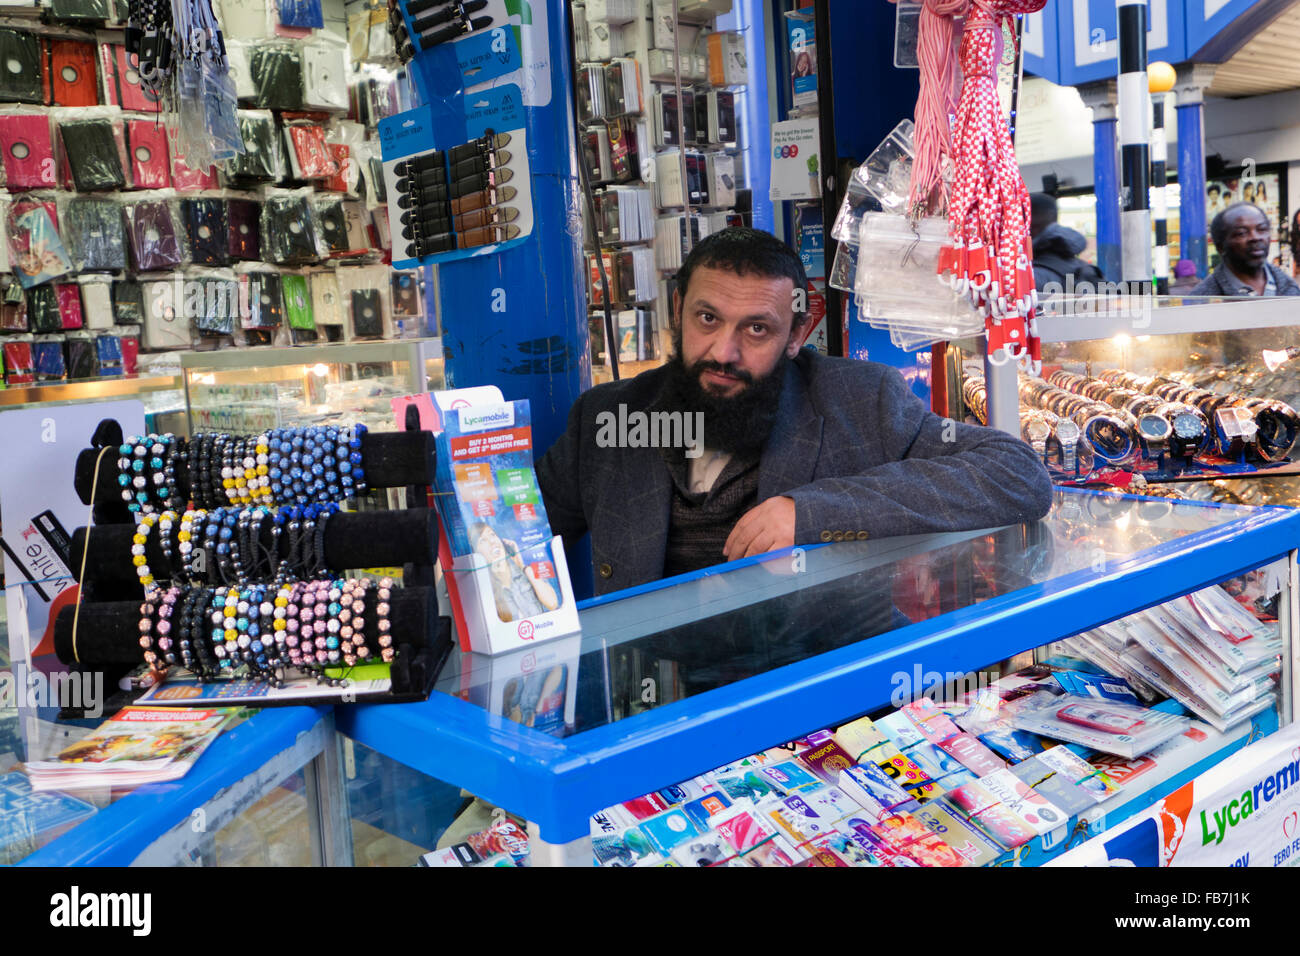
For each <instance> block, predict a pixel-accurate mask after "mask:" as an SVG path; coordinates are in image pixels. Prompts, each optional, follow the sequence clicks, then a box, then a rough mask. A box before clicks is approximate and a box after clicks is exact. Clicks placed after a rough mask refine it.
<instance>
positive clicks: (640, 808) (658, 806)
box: [619, 793, 669, 821]
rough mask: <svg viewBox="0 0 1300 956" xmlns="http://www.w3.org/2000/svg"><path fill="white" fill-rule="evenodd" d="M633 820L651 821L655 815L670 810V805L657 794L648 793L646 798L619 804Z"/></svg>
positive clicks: (642, 797)
mask: <svg viewBox="0 0 1300 956" xmlns="http://www.w3.org/2000/svg"><path fill="white" fill-rule="evenodd" d="M619 806H620V807H622V808H623V809H624V810H625V811H626V812H627V813H628V814H629V815H631V817H632V819H633V820H638V821H639V820H649V819H650V818H651V817H653V816H654V815H655V814H658V813H663V812H664V811H665V810H667V809H668V807H669V803H668V801H667V800H665V799H664V798H663V797H661V796H659V794H657V793H647V794H646V795H645V796H641V797H637V798H635V799H633V800H628V801H626V802H624V803H621V804H619Z"/></svg>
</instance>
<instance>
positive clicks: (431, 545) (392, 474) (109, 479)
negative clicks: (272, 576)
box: [55, 415, 453, 706]
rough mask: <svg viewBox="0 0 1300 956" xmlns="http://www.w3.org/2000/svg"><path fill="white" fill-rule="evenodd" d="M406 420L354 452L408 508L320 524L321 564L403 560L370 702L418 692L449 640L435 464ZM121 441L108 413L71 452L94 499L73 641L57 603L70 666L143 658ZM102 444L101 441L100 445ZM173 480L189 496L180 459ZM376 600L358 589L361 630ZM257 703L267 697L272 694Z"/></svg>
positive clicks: (76, 561) (438, 666)
mask: <svg viewBox="0 0 1300 956" xmlns="http://www.w3.org/2000/svg"><path fill="white" fill-rule="evenodd" d="M406 428H407V430H406V431H402V432H367V433H366V435H365V436H364V437H363V439H362V445H361V455H362V467H363V468H364V469H365V472H366V482H367V484H368V485H369V486H370V487H371V488H398V487H405V488H406V490H407V498H408V502H409V503H410V505H411V507H410V508H408V509H407V510H405V511H368V512H362V513H353V512H342V513H339V514H336V515H334V516H333V517H331V518H330V519H329V521H328V522H327V523H326V526H325V534H324V548H325V563H326V566H327V567H329V568H332V569H335V570H340V571H341V570H344V569H347V568H367V567H395V566H398V565H400V566H402V567H403V580H404V583H405V585H406V586H405V587H403V588H397V589H394V591H393V596H392V599H391V600H390V602H389V604H390V607H391V610H390V613H389V623H390V625H391V630H390V633H391V634H392V636H393V646H394V647H395V648H396V649H397V651H398V653H397V657H396V660H394V661H393V665H392V668H391V676H392V687H391V690H390V691H389V692H388V693H386V694H383V695H379V696H369V697H366V698H364V700H365V701H366V702H371V703H374V702H393V703H396V702H401V701H410V700H423V699H424V698H425V697H427V696H428V695H429V692H430V691H431V690H432V687H433V684H434V681H435V680H436V679H437V676H438V673H439V671H441V670H442V667H443V665H444V664H445V663H446V660H447V657H448V656H449V655H450V653H451V651H452V648H453V641H452V638H451V619H450V618H448V617H441V616H440V615H439V613H438V611H439V608H438V597H437V592H436V591H435V590H434V588H433V587H432V584H433V580H434V575H433V565H434V563H435V562H436V560H437V553H438V524H437V517H436V513H435V512H434V511H433V510H432V509H429V508H428V507H427V506H426V505H427V498H428V485H429V481H430V476H431V475H432V474H433V467H434V456H435V451H434V442H433V436H432V435H431V434H430V433H429V432H425V431H421V430H419V423H418V417H417V418H412V416H409V415H408V416H407V421H406ZM122 441H123V434H122V428H121V426H120V425H119V424H118V423H117V422H116V421H114V420H113V419H105V420H104V421H102V422H100V424H99V427H98V428H96V430H95V435H94V437H93V438H92V446H93V447H91V448H87V449H85V450H84V451H82V452H81V454H80V455H78V457H77V466H76V475H75V486H76V489H77V494H78V496H79V497H80V498H81V500H82V502H83V503H84V504H87V505H93V515H94V520H95V524H94V526H93V527H91V528H89V529H87V528H78V529H77V530H76V531H74V532H73V535H72V539H73V545H72V548H73V553H72V561H73V569H74V570H76V571H78V572H80V569H81V568H82V567H84V568H85V575H84V580H83V581H82V582H81V611H80V616H79V618H78V620H77V627H76V639H75V645H74V638H73V619H74V613H75V611H76V609H75V608H73V607H66V608H64V609H63V610H62V611H60V613H59V616H58V619H57V621H56V623H55V652H56V653H57V655H58V657H59V659H60V660H61V661H63V662H64V663H65V664H68V665H70V666H78V667H86V666H89V665H93V666H99V667H103V668H105V669H109V668H114V669H116V670H119V671H121V672H123V673H124V672H125V671H126V670H127V669H129V668H131V667H133V666H135V665H138V664H139V663H141V662H142V658H141V650H140V644H139V638H140V630H139V622H140V603H141V592H140V581H139V578H138V577H137V575H136V570H135V566H134V565H133V564H132V563H131V560H130V558H131V543H132V541H131V539H132V537H133V535H134V534H135V517H134V515H133V514H132V513H131V512H130V511H129V510H128V509H127V507H126V502H125V501H123V500H122V497H121V488H120V487H119V485H118V482H117V459H118V457H119V455H118V453H117V446H118V445H120V444H122ZM105 448H107V449H108V450H107V451H102V450H103V449H105ZM101 452H102V453H101ZM96 461H98V463H99V464H98V468H96ZM96 472H98V479H96ZM176 479H177V487H178V491H179V493H180V495H181V497H184V498H187V499H188V497H189V490H190V485H189V475H188V474H187V473H186V470H185V469H184V468H183V467H180V468H178V469H177V475H176ZM92 488H93V489H94V501H93V502H92V500H91V492H92ZM176 530H177V529H173V534H174V533H175V532H176ZM271 541H272V539H271V535H270V527H269V524H268V525H267V526H266V527H264V528H263V529H262V537H261V545H262V547H263V548H267V549H269V547H270V544H271ZM145 547H146V550H145V557H146V560H147V562H148V564H149V567H150V568H152V569H154V572H155V575H156V576H157V577H158V578H159V579H160V580H167V579H168V578H169V577H170V576H171V575H172V574H173V573H174V571H175V570H176V569H173V568H172V567H171V566H170V564H169V562H168V560H167V558H166V557H165V555H164V552H163V548H162V543H161V542H160V541H159V540H158V535H157V534H154V535H150V536H149V539H148V541H147V543H146V546H145ZM268 553H269V552H268ZM83 559H84V563H83ZM216 583H217V582H215V581H213V582H211V583H210V586H215V585H216ZM376 602H377V597H376V596H375V595H374V593H373V592H372V593H371V595H370V596H368V597H367V603H368V605H370V607H368V609H367V633H370V634H375V633H377V628H376V627H375V620H374V611H373V605H374V604H375V603H376ZM339 702H340V699H339V697H338V696H337V695H333V694H322V696H321V697H319V698H306V699H304V698H296V699H294V700H291V701H285V703H286V704H294V705H300V704H310V703H321V704H337V703H339ZM266 703H267V705H268V706H273V705H274V704H275V703H276V702H275V701H273V700H267V701H266Z"/></svg>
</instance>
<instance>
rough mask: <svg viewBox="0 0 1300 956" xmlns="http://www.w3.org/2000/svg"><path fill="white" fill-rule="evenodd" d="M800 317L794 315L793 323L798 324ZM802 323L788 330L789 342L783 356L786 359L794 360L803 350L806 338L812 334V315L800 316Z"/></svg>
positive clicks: (806, 313)
mask: <svg viewBox="0 0 1300 956" xmlns="http://www.w3.org/2000/svg"><path fill="white" fill-rule="evenodd" d="M800 318H801V317H800V316H799V315H795V316H794V319H793V321H795V322H798V321H799V319H800ZM802 319H803V321H802V322H801V323H800V324H799V325H797V326H795V327H794V328H792V329H791V330H790V341H789V342H788V343H787V344H786V347H785V354H786V357H787V358H794V357H795V356H796V355H798V354H799V350H800V349H801V348H803V345H804V343H805V342H807V341H808V336H809V335H811V334H812V330H813V320H812V313H810V312H805V313H804V314H803V316H802Z"/></svg>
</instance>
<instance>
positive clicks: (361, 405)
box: [181, 338, 444, 434]
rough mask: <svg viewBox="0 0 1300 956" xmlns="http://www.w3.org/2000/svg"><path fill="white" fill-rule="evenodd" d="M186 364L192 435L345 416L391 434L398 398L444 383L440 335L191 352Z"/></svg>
mask: <svg viewBox="0 0 1300 956" xmlns="http://www.w3.org/2000/svg"><path fill="white" fill-rule="evenodd" d="M181 367H182V370H183V376H184V384H185V401H186V407H187V409H188V413H189V429H190V431H191V432H200V431H225V432H234V433H240V434H254V433H257V432H261V431H264V430H266V429H269V428H279V427H286V426H296V425H323V424H328V423H331V422H342V421H346V422H348V423H349V424H352V423H360V424H363V425H366V426H367V427H368V428H370V429H372V430H375V431H392V430H393V429H394V428H395V427H396V426H395V424H394V422H395V419H394V415H393V409H392V405H391V400H392V399H393V398H396V397H398V396H402V395H411V394H415V393H417V392H426V391H429V390H431V389H440V388H443V387H444V378H443V362H442V344H441V340H440V339H436V338H435V339H407V340H402V341H396V342H374V343H352V344H346V345H320V346H310V347H304V348H291V349H287V348H264V349H263V348H251V349H228V350H222V351H218V352H191V353H185V354H183V355H182V356H181Z"/></svg>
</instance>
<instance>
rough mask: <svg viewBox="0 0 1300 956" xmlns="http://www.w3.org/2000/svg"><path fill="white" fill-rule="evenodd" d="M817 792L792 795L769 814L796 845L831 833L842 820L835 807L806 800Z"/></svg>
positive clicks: (814, 800)
mask: <svg viewBox="0 0 1300 956" xmlns="http://www.w3.org/2000/svg"><path fill="white" fill-rule="evenodd" d="M815 792H816V791H805V792H804V793H795V794H791V795H790V796H788V797H786V798H785V799H784V800H782V801H781V804H780V806H778V807H776V808H775V809H774V810H772V811H770V812H769V813H768V817H769V818H770V819H771V820H772V821H773V822H774V823H776V824H777V825H778V826H780V827H781V828H782V829H784V830H785V831H786V833H788V834H789V835H790V836H791V837H793V838H794V840H795V842H796V843H806V842H807V841H809V840H811V839H812V838H813V837H816V836H819V835H820V834H823V833H829V832H830V831H831V830H832V829H834V828H835V824H836V823H838V822H839V820H840V816H839V815H838V814H836V812H835V810H834V808H833V807H831V806H829V805H827V804H824V803H822V802H821V801H818V800H816V799H813V800H811V801H809V800H805V799H804V797H805V795H809V796H810V795H811V794H813V793H815Z"/></svg>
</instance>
